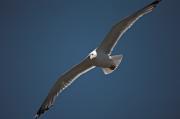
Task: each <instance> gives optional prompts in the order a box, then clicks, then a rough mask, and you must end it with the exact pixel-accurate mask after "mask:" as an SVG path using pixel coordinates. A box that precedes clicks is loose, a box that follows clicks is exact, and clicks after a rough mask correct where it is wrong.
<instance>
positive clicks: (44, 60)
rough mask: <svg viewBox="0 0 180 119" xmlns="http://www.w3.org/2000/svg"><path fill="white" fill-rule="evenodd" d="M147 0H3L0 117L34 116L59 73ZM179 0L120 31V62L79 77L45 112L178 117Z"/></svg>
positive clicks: (101, 118) (59, 118)
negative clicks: (109, 70) (105, 70)
mask: <svg viewBox="0 0 180 119" xmlns="http://www.w3.org/2000/svg"><path fill="white" fill-rule="evenodd" d="M150 2H152V0H88V1H87V0H26V1H25V0H1V1H0V34H1V35H0V81H1V83H0V88H1V98H0V105H1V108H0V118H1V119H13V118H14V119H32V118H33V115H34V114H35V113H36V111H37V109H38V108H39V106H40V104H41V103H42V101H43V100H44V98H45V97H46V95H47V93H48V91H49V89H50V88H51V86H52V85H53V84H54V82H55V81H56V79H57V78H58V76H59V75H60V74H61V73H63V72H64V71H66V70H68V69H69V68H70V67H71V66H72V65H74V64H76V63H79V62H80V61H81V60H82V59H83V58H84V57H85V56H86V55H87V54H88V53H89V52H90V51H91V50H93V49H94V48H96V47H97V46H98V45H99V44H100V42H101V41H102V40H103V38H104V37H105V35H106V33H107V32H108V31H109V30H110V28H111V26H112V25H113V24H115V23H116V22H118V21H119V20H121V19H122V18H124V17H125V16H128V15H130V14H131V13H133V12H134V11H136V10H138V9H140V8H142V7H144V6H145V5H146V4H148V3H150ZM179 4H180V1H179V0H163V1H162V3H161V4H160V5H159V6H158V7H157V9H155V10H154V11H153V12H152V13H150V14H148V15H146V16H144V17H143V18H141V19H140V20H139V21H138V22H137V23H136V24H135V25H134V26H133V27H132V28H131V29H130V30H128V32H126V34H125V35H124V36H123V37H122V39H121V40H120V42H119V43H118V45H117V46H116V48H115V49H114V52H113V54H123V55H124V59H123V61H122V64H121V65H120V67H119V68H118V69H117V70H116V71H115V72H113V73H112V74H110V75H107V76H105V75H104V74H103V73H102V71H101V70H100V69H99V68H97V69H94V70H92V71H90V72H89V73H87V74H85V75H83V76H82V77H80V78H79V79H78V80H76V81H75V82H74V83H73V84H72V85H71V86H70V87H69V88H68V89H67V90H65V91H64V92H63V93H62V94H61V95H60V96H59V97H58V98H57V101H56V103H55V105H54V107H53V108H52V109H50V110H49V111H48V112H47V113H46V114H45V115H43V116H42V119H180V37H179V36H180V32H179V27H180V23H179V21H180V14H179V11H180V7H179Z"/></svg>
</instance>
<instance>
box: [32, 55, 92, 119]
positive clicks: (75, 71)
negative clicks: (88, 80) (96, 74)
mask: <svg viewBox="0 0 180 119" xmlns="http://www.w3.org/2000/svg"><path fill="white" fill-rule="evenodd" d="M93 68H94V66H93V65H92V63H91V61H90V59H89V58H88V57H87V58H85V59H84V60H83V61H82V62H81V63H80V64H78V65H76V66H74V67H73V68H72V69H71V70H70V71H68V72H66V73H65V74H63V75H62V76H61V77H60V78H59V79H58V80H57V81H56V83H55V84H54V86H53V87H52V89H51V90H50V92H49V94H48V96H47V97H46V99H45V100H44V102H43V103H42V105H41V107H40V108H39V110H38V111H37V113H36V115H35V118H38V117H39V116H40V115H41V114H43V113H44V112H45V111H47V110H48V109H49V108H50V107H51V106H52V105H53V103H54V101H55V99H56V97H57V96H58V94H59V93H61V92H62V91H63V90H64V89H65V88H66V87H67V86H69V85H70V84H71V83H72V82H73V81H74V80H75V79H77V78H78V77H79V76H80V75H82V74H84V73H86V72H87V71H89V70H91V69H93Z"/></svg>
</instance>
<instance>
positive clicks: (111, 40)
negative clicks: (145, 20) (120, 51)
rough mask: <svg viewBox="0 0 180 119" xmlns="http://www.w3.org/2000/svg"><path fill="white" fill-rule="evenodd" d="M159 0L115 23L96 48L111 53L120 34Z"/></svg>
mask: <svg viewBox="0 0 180 119" xmlns="http://www.w3.org/2000/svg"><path fill="white" fill-rule="evenodd" d="M160 1H161V0H155V1H154V2H152V3H151V4H149V5H147V6H146V7H144V8H143V9H141V10H139V11H137V12H135V13H134V14H132V15H130V16H128V17H126V18H125V19H123V20H122V21H120V22H119V23H117V24H115V25H114V26H113V27H112V29H111V31H110V32H109V33H108V34H107V36H106V37H105V39H104V40H103V42H102V43H101V44H100V46H99V48H98V49H97V50H99V51H103V52H104V53H106V54H111V52H112V50H113V48H114V47H115V45H116V43H117V42H118V40H119V39H120V38H121V36H122V35H123V34H124V33H125V32H126V31H127V30H128V29H129V28H130V27H131V26H132V25H133V24H134V23H135V22H136V21H137V20H138V19H139V18H140V17H142V16H143V15H145V14H147V13H149V12H151V11H152V10H153V9H154V8H155V7H156V5H157V4H158V3H159V2H160Z"/></svg>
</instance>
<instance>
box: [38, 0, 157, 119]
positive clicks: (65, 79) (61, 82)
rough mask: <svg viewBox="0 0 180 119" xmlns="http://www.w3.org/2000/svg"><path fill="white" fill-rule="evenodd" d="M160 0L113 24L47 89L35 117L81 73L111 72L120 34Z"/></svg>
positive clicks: (116, 63)
mask: <svg viewBox="0 0 180 119" xmlns="http://www.w3.org/2000/svg"><path fill="white" fill-rule="evenodd" d="M160 1H161V0H155V1H154V2H152V3H150V4H149V5H147V6H145V7H144V8H142V9H140V10H138V11H136V12H135V13H133V14H132V15H130V16H128V17H126V18H124V19H123V20H121V21H120V22H118V23H117V24H115V25H114V26H113V27H112V29H111V30H110V32H109V33H108V34H107V36H106V37H105V39H104V40H103V41H102V43H101V44H100V45H99V47H97V48H96V49H95V50H93V51H92V52H91V53H89V55H88V56H87V57H86V58H84V60H83V61H82V62H81V63H80V64H77V65H75V66H73V67H72V68H71V69H70V70H69V71H67V72H65V73H64V74H62V75H61V76H60V77H59V78H58V80H57V81H56V83H55V84H54V86H53V87H52V88H51V90H50V91H49V93H48V95H47V97H46V98H45V100H44V102H43V103H42V105H41V106H40V108H39V110H38V111H37V113H36V115H35V118H38V117H39V116H40V115H41V114H43V113H44V112H45V111H47V110H49V108H50V107H52V106H53V104H54V102H55V99H56V97H57V96H58V95H59V94H60V93H61V92H62V91H63V90H64V89H65V88H67V87H68V86H69V85H70V84H71V83H72V82H73V81H75V80H76V79H77V78H78V77H79V76H81V75H82V74H84V73H86V72H88V71H90V70H91V69H93V68H95V67H100V68H102V70H103V72H104V74H110V73H112V72H113V71H114V70H115V69H116V68H117V67H118V66H119V64H120V63H121V61H122V58H123V55H113V56H111V53H112V50H113V48H114V47H115V45H116V44H117V42H118V41H119V39H120V38H121V36H122V35H123V34H124V33H125V32H126V31H127V30H128V29H129V28H130V27H131V26H132V25H133V24H134V23H135V22H136V21H137V20H138V19H139V18H140V17H142V16H143V15H145V14H147V13H149V12H151V11H152V10H153V9H154V8H155V7H156V5H157V4H158V3H159V2H160Z"/></svg>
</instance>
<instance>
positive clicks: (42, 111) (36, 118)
mask: <svg viewBox="0 0 180 119" xmlns="http://www.w3.org/2000/svg"><path fill="white" fill-rule="evenodd" d="M47 110H49V108H42V107H41V108H40V109H39V110H38V111H37V113H36V115H35V116H34V118H35V119H38V118H39V117H40V116H41V115H42V114H43V113H44V112H45V111H47Z"/></svg>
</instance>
